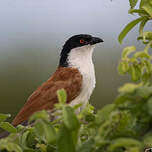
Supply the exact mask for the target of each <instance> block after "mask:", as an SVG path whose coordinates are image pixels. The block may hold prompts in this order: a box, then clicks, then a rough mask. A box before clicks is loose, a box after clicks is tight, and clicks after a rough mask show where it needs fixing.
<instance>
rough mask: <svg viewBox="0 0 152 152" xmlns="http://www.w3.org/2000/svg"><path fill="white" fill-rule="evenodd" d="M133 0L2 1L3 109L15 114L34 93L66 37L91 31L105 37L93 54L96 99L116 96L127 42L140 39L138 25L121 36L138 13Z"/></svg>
mask: <svg viewBox="0 0 152 152" xmlns="http://www.w3.org/2000/svg"><path fill="white" fill-rule="evenodd" d="M128 8H129V3H128V0H113V1H110V0H83V1H82V0H76V1H74V0H62V1H61V0H45V1H44V0H13V1H12V0H2V1H1V3H0V112H2V113H11V114H12V116H13V117H14V116H15V114H16V113H17V112H18V111H19V109H20V108H21V107H22V106H23V104H24V103H25V101H26V99H27V98H28V97H29V95H31V93H32V92H33V91H34V90H35V89H36V88H37V87H38V86H40V85H41V84H42V83H43V82H44V81H46V80H47V79H48V78H49V76H50V75H51V74H52V73H53V72H54V71H55V69H56V67H57V65H58V60H59V53H60V50H61V49H62V45H63V44H64V42H65V40H67V39H68V38H69V37H70V36H72V35H74V34H80V33H88V34H92V35H94V36H98V37H101V38H102V39H104V43H102V44H100V45H98V46H97V47H96V49H95V52H94V56H93V60H94V64H95V69H96V78H97V84H96V89H95V90H94V93H93V95H92V97H91V100H90V101H91V103H92V104H93V105H95V106H96V107H97V108H100V107H102V106H103V105H104V104H107V103H111V102H113V100H114V98H115V97H116V95H117V88H118V87H119V86H121V85H122V84H123V83H124V82H126V81H128V80H129V79H128V78H127V77H121V76H119V75H118V73H117V69H116V67H117V64H118V61H119V59H120V55H121V51H122V48H123V47H125V46H127V45H132V44H138V48H142V46H140V45H139V43H138V42H137V41H135V39H136V36H137V33H136V32H137V29H136V28H135V29H134V31H133V32H132V33H130V34H129V35H128V36H127V39H125V42H124V43H123V45H120V44H119V43H118V41H117V36H118V34H119V33H120V31H121V30H122V29H123V27H124V26H125V24H127V23H128V22H129V21H131V20H132V19H134V18H136V16H130V15H128V14H127V11H128Z"/></svg>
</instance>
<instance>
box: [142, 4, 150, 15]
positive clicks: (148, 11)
mask: <svg viewBox="0 0 152 152" xmlns="http://www.w3.org/2000/svg"><path fill="white" fill-rule="evenodd" d="M142 8H143V9H144V10H145V11H146V12H147V13H148V14H149V15H150V16H151V17H152V5H150V4H149V3H145V4H144V5H143V6H142Z"/></svg>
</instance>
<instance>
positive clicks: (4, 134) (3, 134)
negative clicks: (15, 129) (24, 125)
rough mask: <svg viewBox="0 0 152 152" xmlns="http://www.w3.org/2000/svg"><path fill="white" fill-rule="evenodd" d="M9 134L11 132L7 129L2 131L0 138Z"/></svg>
mask: <svg viewBox="0 0 152 152" xmlns="http://www.w3.org/2000/svg"><path fill="white" fill-rule="evenodd" d="M8 135H9V133H8V132H7V131H4V132H2V133H0V139H2V138H5V137H7V136H8Z"/></svg>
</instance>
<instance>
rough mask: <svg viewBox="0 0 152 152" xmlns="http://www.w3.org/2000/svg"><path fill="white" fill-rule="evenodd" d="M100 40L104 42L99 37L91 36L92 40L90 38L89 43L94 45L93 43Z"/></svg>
mask: <svg viewBox="0 0 152 152" xmlns="http://www.w3.org/2000/svg"><path fill="white" fill-rule="evenodd" d="M101 42H104V41H103V40H102V39H101V38H98V37H92V40H91V42H90V44H91V45H94V44H97V43H101Z"/></svg>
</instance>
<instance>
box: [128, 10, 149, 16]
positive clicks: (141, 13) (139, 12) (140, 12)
mask: <svg viewBox="0 0 152 152" xmlns="http://www.w3.org/2000/svg"><path fill="white" fill-rule="evenodd" d="M128 13H130V14H133V13H138V14H139V15H140V16H147V15H148V14H147V12H146V11H145V10H144V9H130V10H129V12H128Z"/></svg>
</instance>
